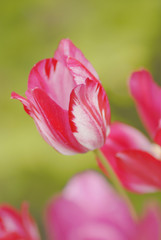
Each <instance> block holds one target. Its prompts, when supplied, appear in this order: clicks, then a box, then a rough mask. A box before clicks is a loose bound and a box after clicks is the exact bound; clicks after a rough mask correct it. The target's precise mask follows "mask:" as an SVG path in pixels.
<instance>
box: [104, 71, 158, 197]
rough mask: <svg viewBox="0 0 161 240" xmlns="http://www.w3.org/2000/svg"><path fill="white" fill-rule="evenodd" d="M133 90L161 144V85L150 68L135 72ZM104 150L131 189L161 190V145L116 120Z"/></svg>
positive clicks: (141, 114)
mask: <svg viewBox="0 0 161 240" xmlns="http://www.w3.org/2000/svg"><path fill="white" fill-rule="evenodd" d="M130 91H131V94H132V96H133V97H134V100H135V102H136V106H137V109H138V111H139V113H140V116H141V118H142V121H143V123H144V124H145V126H146V128H147V129H148V131H149V133H150V136H151V137H152V138H153V139H154V140H155V141H156V143H158V144H160V143H161V138H160V137H161V135H160V134H161V128H160V127H161V88H159V86H157V85H156V84H155V83H154V81H153V80H152V77H151V76H150V74H149V73H148V72H147V71H145V70H141V71H139V72H135V73H133V74H132V76H131V78H130ZM101 151H102V153H103V154H104V156H105V157H106V158H107V161H109V162H110V163H111V165H112V167H113V169H114V170H115V172H116V173H117V175H118V177H119V178H120V181H121V182H122V184H123V185H124V186H125V187H126V188H127V189H128V190H130V191H133V192H138V193H148V192H155V191H158V190H161V148H160V146H159V145H157V144H152V143H151V142H150V141H149V140H148V139H147V138H146V137H145V136H144V135H143V134H142V133H141V132H139V131H138V130H137V129H135V128H133V127H130V126H128V125H126V124H122V123H113V124H112V125H111V131H110V135H109V137H108V139H107V140H106V143H105V145H104V146H103V147H102V148H101ZM100 166H101V168H102V169H103V170H104V172H105V169H104V167H103V166H102V165H101V164H100Z"/></svg>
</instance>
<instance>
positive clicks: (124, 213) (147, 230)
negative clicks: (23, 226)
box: [46, 171, 161, 240]
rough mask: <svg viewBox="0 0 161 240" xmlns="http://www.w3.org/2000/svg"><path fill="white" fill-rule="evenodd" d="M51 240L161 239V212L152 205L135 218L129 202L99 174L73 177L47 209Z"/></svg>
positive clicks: (47, 222) (48, 230) (88, 173)
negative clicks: (128, 205)
mask: <svg viewBox="0 0 161 240" xmlns="http://www.w3.org/2000/svg"><path fill="white" fill-rule="evenodd" d="M46 228H47V233H48V236H49V240H75V239H77V240H87V239H88V240H98V239H99V240H153V239H155V240H159V239H160V236H161V235H160V234H161V223H160V212H159V210H158V208H157V207H156V206H154V205H152V204H151V205H150V206H148V208H147V210H146V212H145V214H144V215H143V216H142V217H141V218H140V219H137V220H136V219H134V218H133V216H132V215H131V213H130V210H129V209H128V207H127V204H126V202H125V201H124V200H123V199H122V198H121V197H120V196H119V195H118V194H117V193H116V192H115V191H114V190H113V189H112V188H111V186H110V184H108V182H106V181H105V179H104V178H103V177H102V176H101V175H100V174H98V173H96V172H94V171H87V172H84V173H81V174H78V175H76V176H75V177H73V178H72V179H71V180H70V181H69V183H68V184H67V186H66V187H65V189H64V190H63V192H62V193H61V194H60V195H58V196H55V197H54V198H53V199H52V200H51V202H50V203H49V205H48V207H47V210H46Z"/></svg>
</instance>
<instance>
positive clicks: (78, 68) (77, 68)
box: [67, 57, 98, 84]
mask: <svg viewBox="0 0 161 240" xmlns="http://www.w3.org/2000/svg"><path fill="white" fill-rule="evenodd" d="M67 66H68V68H69V70H70V71H71V74H72V75H73V77H74V80H75V82H76V83H77V84H82V83H83V84H84V83H85V81H86V79H87V78H89V79H91V80H94V81H98V80H97V79H96V78H95V77H94V76H93V75H92V73H91V72H89V71H88V69H87V68H86V67H85V66H83V65H82V64H81V63H80V62H79V61H78V60H76V59H74V58H71V57H68V58H67Z"/></svg>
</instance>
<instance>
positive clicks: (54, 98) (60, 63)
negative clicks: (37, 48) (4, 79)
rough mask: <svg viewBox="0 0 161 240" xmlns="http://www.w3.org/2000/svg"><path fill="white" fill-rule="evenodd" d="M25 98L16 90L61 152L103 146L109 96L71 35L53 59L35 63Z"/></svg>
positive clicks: (108, 114) (27, 110) (107, 123)
mask: <svg viewBox="0 0 161 240" xmlns="http://www.w3.org/2000/svg"><path fill="white" fill-rule="evenodd" d="M26 97H27V98H23V97H22V96H20V95H18V94H16V93H15V92H13V93H12V98H15V99H18V100H19V101H20V102H22V104H23V105H24V109H25V111H26V112H27V113H28V114H29V115H30V116H31V117H32V118H33V119H34V121H35V124H36V126H37V128H38V130H39V132H40V134H41V135H42V137H43V138H44V140H45V141H46V142H47V143H48V144H50V145H51V146H52V147H53V148H55V149H56V150H57V151H58V152H60V153H62V154H66V155H71V154H76V153H84V152H87V151H89V150H94V149H96V148H100V147H102V146H103V145H104V143H105V140H106V137H107V135H108V133H109V124H110V106H109V102H108V99H107V95H106V93H105V90H104V89H103V87H102V85H101V83H100V81H99V78H98V75H97V73H96V71H95V70H94V68H93V67H92V65H91V63H90V62H89V61H88V60H87V59H86V58H85V57H84V55H83V54H82V52H81V51H80V50H79V49H78V48H76V47H75V46H74V44H73V43H72V42H71V41H70V40H68V39H64V40H62V41H61V42H60V44H59V47H58V49H57V50H56V52H55V55H54V58H50V59H45V60H42V61H40V62H38V63H37V64H36V65H35V66H34V67H33V68H32V70H31V72H30V75H29V80H28V89H27V91H26Z"/></svg>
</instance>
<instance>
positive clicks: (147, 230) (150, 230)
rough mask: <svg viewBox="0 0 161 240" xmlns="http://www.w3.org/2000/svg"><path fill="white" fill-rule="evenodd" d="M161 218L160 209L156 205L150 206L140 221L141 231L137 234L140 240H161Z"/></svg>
mask: <svg viewBox="0 0 161 240" xmlns="http://www.w3.org/2000/svg"><path fill="white" fill-rule="evenodd" d="M160 226H161V218H160V209H159V207H158V206H156V205H154V204H153V205H151V206H148V208H147V209H146V214H145V216H144V217H143V219H142V220H141V221H140V224H139V230H138V232H137V234H138V236H137V237H136V239H138V240H153V239H155V240H160V237H161V228H160Z"/></svg>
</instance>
